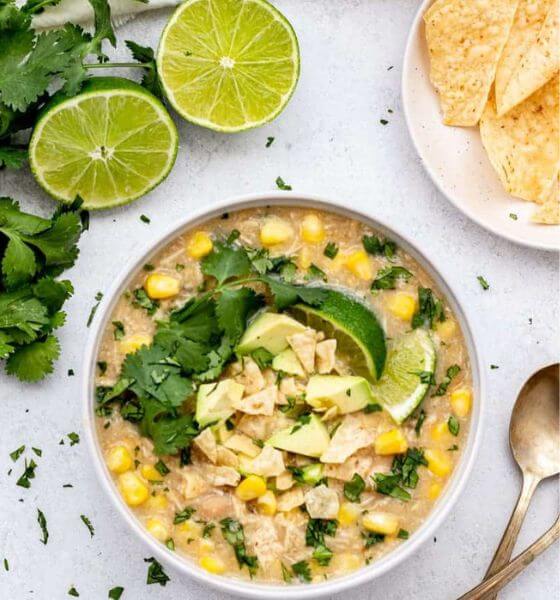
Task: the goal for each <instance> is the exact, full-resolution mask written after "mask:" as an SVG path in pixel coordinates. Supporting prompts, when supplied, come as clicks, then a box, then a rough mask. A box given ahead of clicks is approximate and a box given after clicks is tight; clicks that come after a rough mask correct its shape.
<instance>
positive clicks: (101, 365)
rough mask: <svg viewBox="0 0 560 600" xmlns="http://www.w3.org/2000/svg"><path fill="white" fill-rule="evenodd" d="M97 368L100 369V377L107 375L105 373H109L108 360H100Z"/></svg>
mask: <svg viewBox="0 0 560 600" xmlns="http://www.w3.org/2000/svg"><path fill="white" fill-rule="evenodd" d="M97 368H98V369H99V374H100V375H105V373H106V372H107V361H106V360H98V361H97Z"/></svg>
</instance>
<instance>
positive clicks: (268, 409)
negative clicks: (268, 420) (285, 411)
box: [233, 385, 278, 416]
mask: <svg viewBox="0 0 560 600" xmlns="http://www.w3.org/2000/svg"><path fill="white" fill-rule="evenodd" d="M277 397H278V389H277V388H276V386H273V385H271V386H269V387H267V388H265V389H264V390H261V391H260V392H257V393H256V394H251V395H250V396H245V397H244V398H241V400H239V401H234V402H233V407H234V408H235V409H236V410H240V411H241V412H244V413H247V414H249V415H266V416H271V415H272V413H273V412H274V405H275V404H276V399H277Z"/></svg>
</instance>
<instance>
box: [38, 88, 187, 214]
mask: <svg viewBox="0 0 560 600" xmlns="http://www.w3.org/2000/svg"><path fill="white" fill-rule="evenodd" d="M177 143H178V136H177V129H176V128H175V124H174V123H173V121H172V120H171V117H170V116H169V114H168V112H167V111H166V109H165V107H164V106H163V104H162V103H161V102H160V101H159V100H158V99H157V98H156V97H155V96H153V95H152V94H150V93H149V92H147V91H146V90H145V89H144V88H142V87H141V86H139V85H138V84H136V83H133V82H132V81H129V80H127V79H121V78H119V77H95V78H92V79H90V80H89V81H88V82H87V83H86V84H85V85H84V88H83V90H82V92H80V94H79V95H77V96H75V97H73V98H62V97H58V98H56V97H55V98H54V99H53V101H52V102H51V104H49V106H48V107H47V108H46V109H45V112H44V113H43V114H42V116H41V117H40V119H39V121H38V123H37V125H36V126H35V129H34V130H33V135H32V136H31V142H30V144H29V161H30V164H31V169H32V171H33V174H34V175H35V178H36V179H37V181H38V182H39V185H41V187H43V188H44V189H45V191H47V192H48V193H49V194H50V195H51V196H53V197H54V198H56V199H57V200H61V201H62V202H72V201H73V200H74V199H75V198H76V196H80V197H81V198H82V199H83V200H84V205H83V206H84V208H87V209H98V208H111V207H113V206H118V205H119V204H126V203H127V202H131V201H132V200H136V198H139V197H140V196H143V195H144V194H146V193H147V192H148V191H150V190H151V189H152V188H154V187H155V186H156V185H158V184H159V183H161V182H162V181H163V180H164V179H165V177H166V176H167V174H168V173H169V171H170V170H171V167H172V166H173V163H174V162H175V156H176V154H177Z"/></svg>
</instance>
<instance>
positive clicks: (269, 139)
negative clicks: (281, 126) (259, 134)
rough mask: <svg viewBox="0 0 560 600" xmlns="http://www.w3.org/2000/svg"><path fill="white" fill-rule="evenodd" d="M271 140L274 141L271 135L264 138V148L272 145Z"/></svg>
mask: <svg viewBox="0 0 560 600" xmlns="http://www.w3.org/2000/svg"><path fill="white" fill-rule="evenodd" d="M273 142H274V138H273V137H271V136H268V137H267V138H266V144H265V147H266V148H270V146H272V144H273Z"/></svg>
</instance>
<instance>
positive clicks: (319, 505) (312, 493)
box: [305, 484, 340, 519]
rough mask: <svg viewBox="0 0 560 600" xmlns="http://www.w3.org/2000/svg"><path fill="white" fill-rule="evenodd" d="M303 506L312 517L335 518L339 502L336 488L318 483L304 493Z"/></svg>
mask: <svg viewBox="0 0 560 600" xmlns="http://www.w3.org/2000/svg"><path fill="white" fill-rule="evenodd" d="M305 506H306V508H307V512H308V513H309V516H310V517H311V518H312V519H336V517H337V515H338V509H339V508H340V504H339V501H338V494H337V493H336V490H333V489H332V488H328V487H327V486H326V485H323V484H322V485H318V486H317V487H314V488H312V489H311V490H309V491H308V492H307V494H305Z"/></svg>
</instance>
